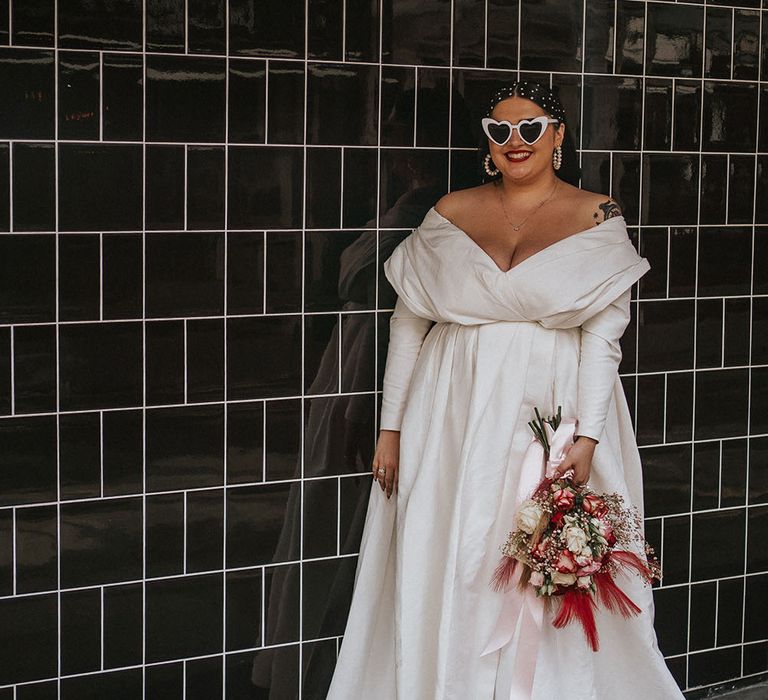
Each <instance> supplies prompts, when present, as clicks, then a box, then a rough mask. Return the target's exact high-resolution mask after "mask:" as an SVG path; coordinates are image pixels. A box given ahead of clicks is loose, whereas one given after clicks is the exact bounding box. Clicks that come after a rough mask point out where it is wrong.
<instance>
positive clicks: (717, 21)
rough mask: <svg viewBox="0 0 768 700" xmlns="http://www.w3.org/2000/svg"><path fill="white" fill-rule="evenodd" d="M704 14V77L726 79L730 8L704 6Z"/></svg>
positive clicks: (729, 48)
mask: <svg viewBox="0 0 768 700" xmlns="http://www.w3.org/2000/svg"><path fill="white" fill-rule="evenodd" d="M706 14H707V33H706V39H705V42H706V44H705V48H706V51H705V53H704V57H705V58H704V77H705V78H725V79H728V78H730V77H731V51H732V48H733V47H732V44H731V36H732V33H733V26H732V24H733V19H732V18H733V14H732V12H731V10H730V9H725V8H719V7H708V8H706Z"/></svg>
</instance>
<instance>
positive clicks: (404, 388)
mask: <svg viewBox="0 0 768 700" xmlns="http://www.w3.org/2000/svg"><path fill="white" fill-rule="evenodd" d="M431 326H432V320H431V319H428V318H423V317H421V316H417V315H416V314H414V313H413V312H412V311H411V310H410V309H409V308H408V307H407V306H406V305H405V303H404V302H403V301H402V299H400V297H398V298H397V302H396V303H395V309H394V311H393V312H392V316H391V317H390V320H389V348H388V350H387V364H386V366H385V368H384V380H383V384H382V389H383V394H382V399H381V420H380V426H379V427H380V428H381V429H382V430H400V424H401V422H402V419H403V412H404V410H405V401H406V398H407V396H408V387H409V386H410V383H411V376H412V375H413V369H414V367H415V365H416V360H417V358H418V356H419V351H420V350H421V345H422V343H423V342H424V338H425V336H426V335H427V332H428V331H429V329H430V327H431Z"/></svg>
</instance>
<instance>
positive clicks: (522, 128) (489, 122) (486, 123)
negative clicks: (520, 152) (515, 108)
mask: <svg viewBox="0 0 768 700" xmlns="http://www.w3.org/2000/svg"><path fill="white" fill-rule="evenodd" d="M558 122H559V120H558V119H552V118H551V117H545V116H541V117H534V118H533V119H521V120H520V121H519V122H517V124H512V122H508V121H507V120H506V119H503V120H502V121H496V120H495V119H492V118H491V117H484V118H483V120H482V125H483V131H484V132H485V135H486V136H487V137H488V138H489V139H491V141H493V142H494V143H495V144H497V145H498V146H503V145H504V144H505V143H506V142H507V141H509V139H510V138H512V131H513V129H517V131H518V133H519V134H520V138H521V139H522V140H523V141H525V143H527V144H528V145H529V146H532V145H533V144H534V143H536V142H537V141H538V140H539V139H540V138H541V137H542V136H543V135H544V132H545V131H546V130H547V125H548V124H557V123H558Z"/></svg>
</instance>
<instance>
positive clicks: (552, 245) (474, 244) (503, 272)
mask: <svg viewBox="0 0 768 700" xmlns="http://www.w3.org/2000/svg"><path fill="white" fill-rule="evenodd" d="M429 211H430V212H434V213H435V214H436V215H437V216H438V217H439V218H440V219H441V220H442V221H444V222H445V223H447V224H449V225H450V226H452V227H453V228H455V229H456V230H457V231H458V232H459V233H460V234H461V235H462V236H463V237H464V238H465V239H466V240H467V241H469V243H470V245H471V246H472V247H473V248H474V249H475V250H477V251H479V252H480V253H481V254H482V255H483V256H484V257H485V259H486V260H487V261H488V262H490V263H491V264H492V265H493V267H494V268H495V269H496V270H497V271H498V273H499V274H501V275H509V274H510V273H511V272H513V271H514V270H517V268H519V267H521V266H522V265H525V263H527V262H528V261H529V260H533V259H534V258H536V257H538V256H539V255H542V254H543V253H545V252H547V251H549V250H551V249H552V248H555V247H557V246H559V245H561V244H562V243H565V242H566V241H567V240H569V239H571V238H573V237H574V236H580V235H583V234H586V233H590V232H591V231H596V230H597V229H599V228H600V227H601V226H605V225H606V224H610V223H611V222H618V221H619V220H622V221H623V220H624V216H623V215H619V216H612V217H610V218H609V219H605V221H601V222H600V223H599V224H597V225H596V226H592V227H591V228H587V229H584V230H583V231H576V232H575V233H571V234H569V235H568V236H565V238H561V239H560V240H557V241H555V242H554V243H550V244H549V245H547V246H544V247H543V248H542V249H541V250H537V251H536V252H535V253H534V254H533V255H529V256H528V257H527V258H523V259H522V260H521V261H520V262H519V263H516V264H515V265H512V267H510V268H509V269H508V270H502V269H501V268H500V267H499V266H498V264H497V263H496V261H495V260H494V259H493V258H492V257H491V256H490V255H489V254H488V253H487V252H486V251H485V249H484V248H483V247H482V246H481V245H480V244H479V243H478V242H477V241H475V239H474V238H472V236H470V235H469V234H468V233H467V232H466V231H465V230H464V229H462V228H461V227H459V226H457V225H456V224H454V223H453V221H451V220H450V219H446V218H445V217H444V216H443V215H442V214H441V213H440V212H439V211H437V209H435V207H432V208H431V209H430V210H429Z"/></svg>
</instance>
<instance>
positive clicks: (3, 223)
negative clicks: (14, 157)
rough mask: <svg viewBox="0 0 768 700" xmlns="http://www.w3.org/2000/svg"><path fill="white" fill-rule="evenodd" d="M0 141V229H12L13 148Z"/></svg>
mask: <svg viewBox="0 0 768 700" xmlns="http://www.w3.org/2000/svg"><path fill="white" fill-rule="evenodd" d="M10 146H11V145H10V144H9V143H0V231H3V232H6V231H10V230H11V148H10Z"/></svg>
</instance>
